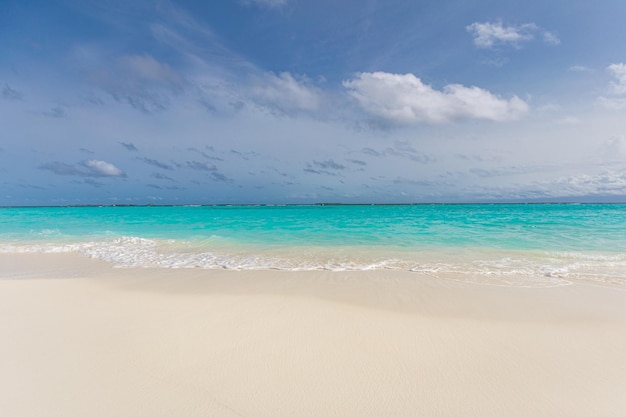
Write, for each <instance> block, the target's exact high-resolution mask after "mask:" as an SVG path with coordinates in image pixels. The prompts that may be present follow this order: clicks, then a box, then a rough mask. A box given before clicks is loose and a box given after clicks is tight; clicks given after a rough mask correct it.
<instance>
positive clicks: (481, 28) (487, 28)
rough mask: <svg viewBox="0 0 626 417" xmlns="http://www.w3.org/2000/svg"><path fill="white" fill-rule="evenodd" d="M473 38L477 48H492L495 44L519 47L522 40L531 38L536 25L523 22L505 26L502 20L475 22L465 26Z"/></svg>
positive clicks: (525, 40)
mask: <svg viewBox="0 0 626 417" xmlns="http://www.w3.org/2000/svg"><path fill="white" fill-rule="evenodd" d="M465 29H466V30H467V31H468V32H469V33H470V34H471V35H472V36H473V38H474V45H476V46H477V47H478V48H492V47H493V46H496V45H509V46H514V47H519V46H520V44H522V43H523V42H527V41H530V40H532V39H533V38H534V37H535V36H534V32H535V31H536V30H537V25H535V24H534V23H525V24H522V25H517V26H506V25H504V23H502V22H495V23H491V22H484V23H479V22H475V23H472V24H471V25H469V26H467V27H466V28H465Z"/></svg>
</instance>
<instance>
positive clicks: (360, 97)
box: [343, 72, 528, 124]
mask: <svg viewBox="0 0 626 417" xmlns="http://www.w3.org/2000/svg"><path fill="white" fill-rule="evenodd" d="M343 85H344V87H345V88H346V89H348V94H350V95H351V96H352V97H353V98H355V99H356V100H357V102H358V103H359V105H360V106H361V107H363V109H365V110H366V111H367V112H368V113H370V114H371V115H373V116H375V117H377V118H381V119H383V120H385V121H388V122H392V123H401V124H411V123H419V122H428V123H443V122H450V121H453V120H458V119H486V120H493V121H506V120H512V119H517V118H519V117H521V116H522V115H524V114H525V113H526V112H528V105H527V104H526V103H525V102H524V101H523V100H521V99H520V98H518V97H517V96H514V97H513V98H511V99H510V100H506V99H502V98H499V97H498V96H496V95H494V94H492V93H490V92H489V91H487V90H483V89H482V88H478V87H465V86H463V85H460V84H449V85H447V86H445V87H444V88H443V90H441V91H438V90H435V89H433V88H432V87H431V86H430V85H427V84H424V83H423V82H422V81H421V80H420V79H419V78H417V77H416V76H415V75H413V74H390V73H385V72H374V73H359V74H357V76H356V78H354V79H351V80H347V81H344V82H343Z"/></svg>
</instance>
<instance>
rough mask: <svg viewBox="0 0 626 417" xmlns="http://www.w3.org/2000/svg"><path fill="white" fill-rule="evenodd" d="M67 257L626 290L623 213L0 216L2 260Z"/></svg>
mask: <svg viewBox="0 0 626 417" xmlns="http://www.w3.org/2000/svg"><path fill="white" fill-rule="evenodd" d="M67 252H75V253H78V254H81V255H84V256H87V257H91V258H96V259H101V260H105V261H109V262H111V263H112V264H113V265H115V266H116V267H125V268H147V267H150V268H204V269H207V270H209V269H231V270H286V271H369V270H381V271H406V272H412V273H418V274H422V275H424V274H425V275H428V276H432V277H435V278H440V279H448V280H456V281H462V282H470V283H476V284H485V285H501V286H512V287H553V286H561V285H570V284H572V283H574V282H583V283H590V284H595V285H603V286H614V287H623V288H626V205H621V204H420V205H334V204H318V205H285V206H280V205H277V206H268V205H263V206H251V205H245V206H236V205H233V206H101V207H100V206H88V207H27V208H12V207H7V208H0V253H9V254H17V253H67Z"/></svg>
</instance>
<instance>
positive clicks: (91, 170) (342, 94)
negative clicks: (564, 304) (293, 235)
mask: <svg viewBox="0 0 626 417" xmlns="http://www.w3.org/2000/svg"><path fill="white" fill-rule="evenodd" d="M624 21H626V3H625V2H623V1H621V0H620V1H618V0H600V1H597V2H594V3H593V4H591V3H590V2H587V1H585V2H583V1H578V0H573V1H571V0H570V1H564V0H563V1H561V0H555V1H550V2H543V1H542V2H540V1H535V0H527V1H507V2H502V1H485V0H476V1H473V2H467V1H464V0H443V1H419V2H418V1H408V0H386V1H382V0H380V1H374V0H369V1H368V0H361V1H353V0H335V1H326V0H321V1H316V2H312V1H304V0H216V1H212V2H206V1H197V0H196V1H193V0H185V1H178V2H175V1H165V0H164V1H160V0H156V1H155V0H138V1H130V2H129V1H118V0H99V1H95V0H93V1H92V0H66V1H63V0H59V1H37V0H33V1H29V2H24V1H16V0H1V1H0V115H1V117H0V118H1V119H2V123H1V126H2V127H1V130H0V205H56V204H61V205H63V204H150V203H152V204H200V203H203V204H211V203H313V202H344V203H370V202H373V203H382V202H399V203H412V202H465V201H467V202H474V201H557V200H558V201H626V117H625V116H626V43H625V42H624V39H626V26H624V24H623V22H624Z"/></svg>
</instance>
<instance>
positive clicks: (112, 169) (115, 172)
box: [85, 159, 124, 177]
mask: <svg viewBox="0 0 626 417" xmlns="http://www.w3.org/2000/svg"><path fill="white" fill-rule="evenodd" d="M85 166H86V167H87V168H89V169H91V170H92V171H93V172H94V173H95V174H96V175H100V176H103V177H122V176H124V171H122V170H121V169H119V168H118V167H116V166H115V165H113V164H111V163H109V162H106V161H98V160H96V159H90V160H88V161H86V162H85Z"/></svg>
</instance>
